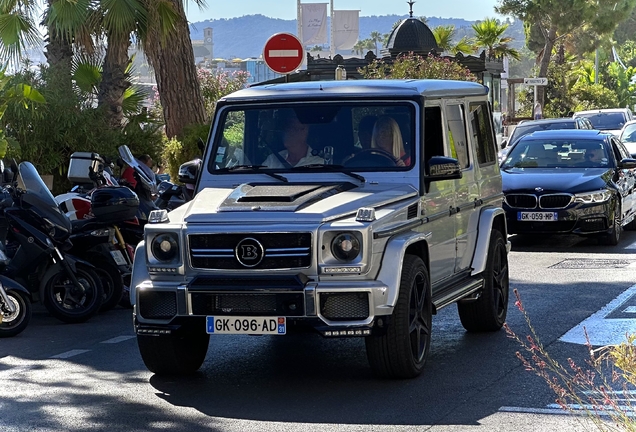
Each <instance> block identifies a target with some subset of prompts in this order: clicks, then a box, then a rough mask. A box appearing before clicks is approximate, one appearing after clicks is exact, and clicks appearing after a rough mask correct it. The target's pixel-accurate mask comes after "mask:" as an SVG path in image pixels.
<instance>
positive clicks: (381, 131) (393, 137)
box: [371, 116, 411, 167]
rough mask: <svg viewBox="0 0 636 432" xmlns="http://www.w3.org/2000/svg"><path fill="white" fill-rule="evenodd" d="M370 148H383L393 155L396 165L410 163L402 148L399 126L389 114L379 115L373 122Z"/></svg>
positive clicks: (409, 158)
mask: <svg viewBox="0 0 636 432" xmlns="http://www.w3.org/2000/svg"><path fill="white" fill-rule="evenodd" d="M371 148H377V149H380V150H384V151H385V152H387V153H389V154H391V155H393V157H394V158H395V159H396V163H395V164H396V165H397V166H401V167H403V166H407V165H410V164H411V156H410V155H409V154H407V153H406V150H404V143H403V141H402V133H401V132H400V126H398V124H397V122H396V121H395V120H394V119H393V118H391V117H389V116H382V117H379V118H378V120H377V121H376V122H375V125H374V126H373V137H372V138H371Z"/></svg>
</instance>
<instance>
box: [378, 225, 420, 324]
mask: <svg viewBox="0 0 636 432" xmlns="http://www.w3.org/2000/svg"><path fill="white" fill-rule="evenodd" d="M431 235H432V233H431V232H430V231H427V232H414V231H409V232H406V233H403V234H398V235H396V236H394V237H391V239H389V241H388V242H387V244H386V246H385V248H384V254H383V255H382V266H381V267H380V272H379V273H378V277H377V278H376V279H377V280H378V281H381V282H383V283H384V284H385V285H386V286H387V287H388V294H387V296H386V305H384V306H385V307H389V308H391V309H392V308H393V307H395V304H396V303H397V299H398V295H399V291H400V279H401V277H402V265H403V263H404V255H405V254H406V249H407V248H408V247H409V246H410V245H412V244H414V243H417V242H420V241H423V242H425V243H426V245H427V248H428V239H429V238H430V237H431ZM395 258H398V261H397V262H395ZM389 261H390V262H389ZM426 261H427V260H425V262H424V264H426V267H427V268H430V266H429V263H428V262H426ZM391 312H392V311H389V312H388V313H389V314H390V313H391Z"/></svg>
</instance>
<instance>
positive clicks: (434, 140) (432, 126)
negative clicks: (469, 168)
mask: <svg viewBox="0 0 636 432" xmlns="http://www.w3.org/2000/svg"><path fill="white" fill-rule="evenodd" d="M433 156H445V155H444V135H443V133H442V110H441V108H440V107H438V106H435V107H426V108H424V157H425V158H426V160H427V161H428V160H429V159H430V158H431V157H433Z"/></svg>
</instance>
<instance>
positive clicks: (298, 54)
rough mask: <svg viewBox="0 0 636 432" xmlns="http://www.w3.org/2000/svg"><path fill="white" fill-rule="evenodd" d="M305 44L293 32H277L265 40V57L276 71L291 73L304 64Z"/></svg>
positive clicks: (270, 66) (268, 64) (266, 61)
mask: <svg viewBox="0 0 636 432" xmlns="http://www.w3.org/2000/svg"><path fill="white" fill-rule="evenodd" d="M304 55H305V52H304V49H303V44H302V43H300V40H299V39H298V38H297V37H296V36H294V35H293V34H291V33H276V34H275V35H273V36H271V37H270V38H269V39H267V42H265V48H264V49H263V59H265V64H266V65H267V66H268V67H269V68H270V69H271V70H273V71H274V72H276V73H279V74H289V73H292V72H294V71H295V70H296V69H298V68H299V67H300V65H301V64H303V58H304Z"/></svg>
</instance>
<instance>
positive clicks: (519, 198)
mask: <svg viewBox="0 0 636 432" xmlns="http://www.w3.org/2000/svg"><path fill="white" fill-rule="evenodd" d="M506 203H507V204H508V205H509V206H510V207H513V208H520V209H533V208H535V207H536V206H537V197H536V196H534V195H528V194H510V195H506Z"/></svg>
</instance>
